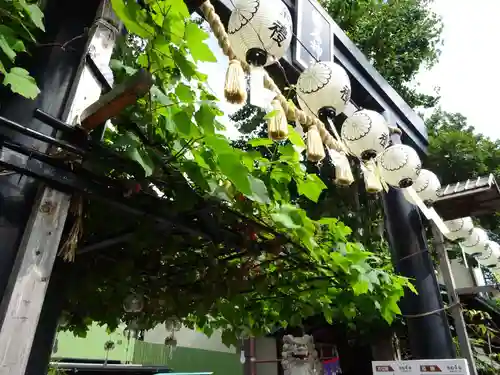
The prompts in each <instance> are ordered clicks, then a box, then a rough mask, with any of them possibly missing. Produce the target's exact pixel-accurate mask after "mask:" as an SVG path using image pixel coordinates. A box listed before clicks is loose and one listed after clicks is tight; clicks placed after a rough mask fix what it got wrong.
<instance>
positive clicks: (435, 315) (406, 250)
mask: <svg viewBox="0 0 500 375" xmlns="http://www.w3.org/2000/svg"><path fill="white" fill-rule="evenodd" d="M385 115H386V118H387V119H388V122H389V124H391V125H393V126H395V125H396V124H395V123H394V122H393V121H391V117H390V116H387V113H386V114H385ZM392 141H393V143H395V144H397V143H401V139H400V136H399V135H398V134H394V135H393V139H392ZM382 200H383V205H384V213H385V215H384V216H385V227H386V231H387V240H388V242H389V246H390V250H391V253H392V259H393V262H394V266H395V269H396V271H397V272H398V273H399V274H401V275H403V276H406V277H409V278H410V279H411V281H412V283H413V284H414V285H415V288H416V289H417V291H418V295H415V294H413V293H411V292H409V291H408V292H407V293H406V294H405V296H404V297H403V299H402V300H401V302H400V308H401V311H402V313H403V315H404V316H405V317H406V322H407V327H408V336H409V343H410V350H411V353H412V355H413V357H414V358H415V359H447V358H455V357H456V351H455V346H454V344H453V340H452V336H451V331H450V327H449V324H448V319H447V316H446V313H445V311H444V309H443V308H444V305H443V301H442V299H441V294H440V292H439V287H438V283H437V279H436V274H435V272H434V266H433V264H432V260H431V258H430V255H429V253H428V248H427V243H426V238H425V234H424V230H423V229H424V228H423V225H422V221H421V218H420V214H419V211H418V208H417V207H416V206H413V205H412V204H410V203H408V201H407V200H406V199H405V198H404V196H403V193H402V192H401V191H400V190H399V189H393V188H391V189H389V191H388V192H387V193H384V194H383V195H382Z"/></svg>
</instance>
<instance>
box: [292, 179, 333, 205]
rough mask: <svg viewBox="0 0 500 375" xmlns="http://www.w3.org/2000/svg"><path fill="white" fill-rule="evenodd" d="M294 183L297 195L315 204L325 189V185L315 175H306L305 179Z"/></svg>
mask: <svg viewBox="0 0 500 375" xmlns="http://www.w3.org/2000/svg"><path fill="white" fill-rule="evenodd" d="M295 182H296V183H297V188H298V190H299V194H300V195H303V196H305V197H307V198H308V199H310V200H311V201H313V202H317V201H318V199H319V196H320V195H321V192H322V191H323V190H325V189H326V185H325V183H324V182H323V181H321V179H320V178H319V177H318V175H315V174H308V175H307V176H306V178H305V179H296V180H295Z"/></svg>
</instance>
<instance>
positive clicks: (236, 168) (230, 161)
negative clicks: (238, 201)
mask: <svg viewBox="0 0 500 375" xmlns="http://www.w3.org/2000/svg"><path fill="white" fill-rule="evenodd" d="M217 164H218V165H219V168H220V170H221V171H222V173H224V174H225V175H226V176H227V178H229V180H230V181H231V182H232V183H233V184H234V185H235V186H236V188H237V189H238V190H239V191H240V192H241V193H243V194H244V195H246V196H248V197H251V196H252V195H253V191H252V186H251V184H250V180H249V179H248V169H246V168H245V166H244V165H243V164H241V162H240V160H239V158H237V157H235V154H234V152H231V153H225V154H219V155H218V157H217Z"/></svg>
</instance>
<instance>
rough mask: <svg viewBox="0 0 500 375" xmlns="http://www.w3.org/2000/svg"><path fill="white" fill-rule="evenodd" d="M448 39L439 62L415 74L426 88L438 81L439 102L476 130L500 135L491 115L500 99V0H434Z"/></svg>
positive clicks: (423, 87)
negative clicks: (499, 92) (457, 113)
mask: <svg viewBox="0 0 500 375" xmlns="http://www.w3.org/2000/svg"><path fill="white" fill-rule="evenodd" d="M433 9H434V11H435V12H436V13H438V14H439V15H441V17H442V20H443V24H444V30H443V34H442V37H443V39H444V45H443V46H442V47H441V50H442V53H441V57H440V60H439V63H438V64H437V65H436V66H434V67H433V68H432V69H431V70H430V71H426V72H422V73H421V74H419V76H418V77H417V81H418V82H419V83H420V87H421V89H422V90H423V91H427V92H432V89H433V88H434V87H435V86H439V87H440V91H439V92H440V95H441V102H440V104H441V107H442V108H443V109H444V110H446V111H450V112H460V113H462V114H463V115H464V116H466V117H467V118H468V120H469V121H468V123H469V124H470V125H472V126H474V127H475V129H476V131H477V132H479V133H482V134H485V135H487V136H489V137H491V138H493V139H500V123H499V122H500V121H499V120H497V119H496V118H495V117H494V116H491V113H492V112H491V109H492V108H498V107H499V106H500V103H499V102H498V100H499V99H500V97H499V95H498V91H497V90H496V89H497V88H498V87H500V41H499V39H500V19H499V15H500V0H475V1H471V0H435V1H434V4H433Z"/></svg>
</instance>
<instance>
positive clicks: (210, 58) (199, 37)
mask: <svg viewBox="0 0 500 375" xmlns="http://www.w3.org/2000/svg"><path fill="white" fill-rule="evenodd" d="M185 36H186V43H187V45H188V47H189V51H190V52H191V56H192V57H193V60H194V61H204V62H217V58H216V57H215V56H214V54H213V53H212V51H211V50H210V48H209V47H208V46H207V45H206V44H205V43H204V40H205V39H207V38H208V34H207V33H206V32H205V31H203V30H202V29H201V28H200V27H199V26H198V25H197V24H195V23H193V22H190V23H188V24H187V25H186V34H185Z"/></svg>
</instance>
